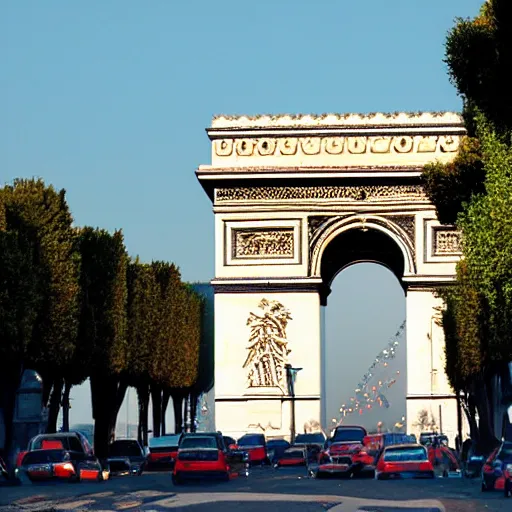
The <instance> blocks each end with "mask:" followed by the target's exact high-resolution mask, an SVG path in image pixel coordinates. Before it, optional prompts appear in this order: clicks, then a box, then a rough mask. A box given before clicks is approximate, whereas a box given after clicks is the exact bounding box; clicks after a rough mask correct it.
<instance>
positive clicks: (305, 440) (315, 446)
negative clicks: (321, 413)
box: [293, 432, 326, 462]
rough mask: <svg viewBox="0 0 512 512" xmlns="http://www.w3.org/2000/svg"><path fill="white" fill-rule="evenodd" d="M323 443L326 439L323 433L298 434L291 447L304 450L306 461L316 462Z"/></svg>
mask: <svg viewBox="0 0 512 512" xmlns="http://www.w3.org/2000/svg"><path fill="white" fill-rule="evenodd" d="M325 441H326V438H325V435H324V433H323V432H315V433H310V434H299V435H298V436H297V437H296V438H295V442H294V443H293V446H294V447H297V448H298V447H301V448H304V450H305V451H306V455H307V459H308V461H310V462H313V461H316V460H318V455H319V453H320V452H321V451H322V449H323V447H324V445H325Z"/></svg>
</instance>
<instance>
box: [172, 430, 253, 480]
mask: <svg viewBox="0 0 512 512" xmlns="http://www.w3.org/2000/svg"><path fill="white" fill-rule="evenodd" d="M248 466H249V465H248V456H247V454H246V453H244V452H241V451H238V450H237V451H234V450H229V449H227V448H226V446H225V444H224V440H223V439H222V435H221V434H219V433H218V432H215V433H202V432H201V433H194V434H183V436H182V438H181V441H180V445H179V448H178V456H177V458H176V462H175V464H174V469H173V473H172V481H173V483H174V484H175V485H179V484H181V483H182V481H183V480H184V479H188V478H194V479H202V478H220V479H221V480H226V481H227V480H230V479H231V478H232V477H234V476H238V475H240V474H243V475H245V476H248V474H249V472H248Z"/></svg>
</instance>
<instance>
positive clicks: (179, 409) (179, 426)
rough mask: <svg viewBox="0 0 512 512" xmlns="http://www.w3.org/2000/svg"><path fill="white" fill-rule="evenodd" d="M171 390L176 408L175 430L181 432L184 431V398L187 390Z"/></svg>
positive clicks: (174, 407)
mask: <svg viewBox="0 0 512 512" xmlns="http://www.w3.org/2000/svg"><path fill="white" fill-rule="evenodd" d="M169 392H170V393H171V397H172V406H173V409H174V432H175V433H176V434H181V433H182V432H183V399H184V398H185V396H186V394H187V392H186V391H185V390H184V389H183V388H172V389H170V390H169Z"/></svg>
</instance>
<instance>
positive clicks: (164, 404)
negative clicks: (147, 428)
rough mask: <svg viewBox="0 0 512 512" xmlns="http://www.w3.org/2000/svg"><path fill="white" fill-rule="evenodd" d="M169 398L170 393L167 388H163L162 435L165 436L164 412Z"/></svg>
mask: <svg viewBox="0 0 512 512" xmlns="http://www.w3.org/2000/svg"><path fill="white" fill-rule="evenodd" d="M169 398H171V393H170V392H169V388H164V390H163V391H162V435H163V436H165V434H166V433H167V425H166V423H167V422H166V419H165V416H166V413H167V406H168V405H169Z"/></svg>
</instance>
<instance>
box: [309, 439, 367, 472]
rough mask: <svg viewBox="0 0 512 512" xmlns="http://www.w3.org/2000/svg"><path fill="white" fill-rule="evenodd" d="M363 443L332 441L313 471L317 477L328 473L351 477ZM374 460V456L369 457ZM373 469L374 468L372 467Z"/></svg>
mask: <svg viewBox="0 0 512 512" xmlns="http://www.w3.org/2000/svg"><path fill="white" fill-rule="evenodd" d="M362 447H363V445H362V444H361V443H354V442H350V441H348V442H335V443H330V445H329V446H328V448H326V449H324V450H323V451H322V452H320V455H319V458H318V467H317V468H316V470H314V469H313V467H312V468H311V469H312V473H314V475H315V476H316V477H317V478H321V477H323V476H326V475H334V474H336V475H339V476H346V477H349V476H351V475H352V473H353V466H354V457H355V458H356V461H358V462H359V459H358V458H359V457H361V450H362ZM369 461H370V462H372V461H373V459H372V458H370V459H369ZM372 471H373V468H372Z"/></svg>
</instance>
